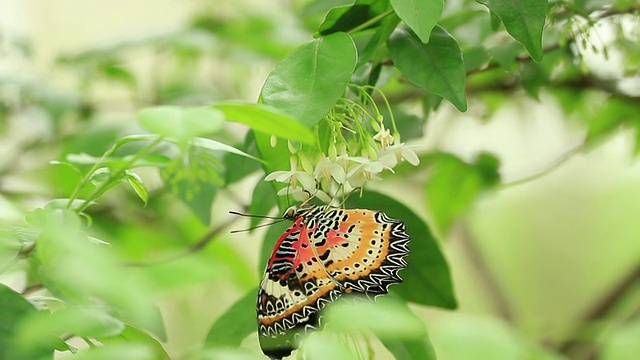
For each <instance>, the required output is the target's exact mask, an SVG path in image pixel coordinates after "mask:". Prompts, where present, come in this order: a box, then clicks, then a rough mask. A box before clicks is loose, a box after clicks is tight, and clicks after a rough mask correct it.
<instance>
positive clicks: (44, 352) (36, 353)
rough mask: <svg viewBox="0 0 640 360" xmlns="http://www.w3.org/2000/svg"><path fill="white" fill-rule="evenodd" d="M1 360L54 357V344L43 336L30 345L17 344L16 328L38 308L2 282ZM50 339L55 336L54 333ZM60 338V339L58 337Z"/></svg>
mask: <svg viewBox="0 0 640 360" xmlns="http://www.w3.org/2000/svg"><path fill="white" fill-rule="evenodd" d="M0 309H2V311H1V312H0V360H11V359H53V345H51V344H47V341H45V339H43V338H41V339H39V340H40V341H38V342H33V343H30V344H28V346H16V344H15V342H14V337H15V336H16V329H17V328H18V326H19V325H20V324H21V323H22V322H23V321H24V320H25V319H27V318H29V317H31V316H33V315H34V314H36V313H37V311H36V309H35V308H34V307H33V305H31V304H30V303H29V302H28V301H27V300H25V299H24V298H23V297H22V296H21V295H20V294H18V293H17V292H15V291H13V290H12V289H11V288H9V287H8V286H6V285H4V284H0ZM49 335H50V336H49V337H48V338H47V339H49V340H51V339H53V338H55V337H53V336H52V335H53V334H49ZM58 340H59V339H58Z"/></svg>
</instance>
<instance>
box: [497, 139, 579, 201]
mask: <svg viewBox="0 0 640 360" xmlns="http://www.w3.org/2000/svg"><path fill="white" fill-rule="evenodd" d="M585 147H586V143H584V142H583V143H580V144H578V145H576V146H574V147H573V148H571V149H569V150H568V151H567V152H565V153H564V154H562V155H560V157H558V158H557V159H555V160H554V161H553V163H552V164H551V165H549V166H547V167H546V168H545V169H544V170H542V171H539V172H537V173H535V174H533V175H529V176H526V177H524V178H522V179H518V180H516V181H512V182H509V183H504V184H501V185H500V187H501V188H502V189H506V188H510V187H513V186H518V185H522V184H524V183H527V182H529V181H532V180H536V179H538V178H541V177H543V176H545V175H547V174H549V173H550V172H552V171H554V170H555V169H557V168H558V167H560V165H562V164H564V163H565V162H566V161H567V160H569V159H570V158H571V157H572V156H573V155H575V154H577V153H579V152H580V151H582V150H584V149H585Z"/></svg>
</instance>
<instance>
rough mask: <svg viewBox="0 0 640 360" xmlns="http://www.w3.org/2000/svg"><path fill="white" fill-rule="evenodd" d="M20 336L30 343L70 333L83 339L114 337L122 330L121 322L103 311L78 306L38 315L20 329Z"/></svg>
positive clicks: (122, 324)
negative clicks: (52, 335)
mask: <svg viewBox="0 0 640 360" xmlns="http://www.w3.org/2000/svg"><path fill="white" fill-rule="evenodd" d="M21 330H22V334H21V335H22V336H24V338H25V339H29V340H30V342H37V339H41V338H43V337H46V336H47V334H56V335H62V334H66V333H71V334H74V335H77V336H85V337H95V338H100V337H110V336H116V335H118V334H120V333H122V331H123V330H124V323H122V321H120V320H118V319H116V318H114V317H112V316H111V315H108V314H107V313H105V312H103V311H98V310H96V309H91V308H84V307H80V306H67V307H65V308H63V309H60V310H58V311H56V312H54V313H53V314H51V315H49V314H47V313H41V314H38V316H34V317H31V318H30V319H29V321H27V322H26V323H25V324H24V326H23V327H22V329H21Z"/></svg>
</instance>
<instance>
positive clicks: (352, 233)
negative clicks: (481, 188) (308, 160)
mask: <svg viewBox="0 0 640 360" xmlns="http://www.w3.org/2000/svg"><path fill="white" fill-rule="evenodd" d="M285 218H288V219H291V220H293V222H294V223H293V225H291V226H290V227H289V228H288V229H287V230H286V231H285V232H284V233H283V234H282V235H281V236H280V238H279V239H278V241H277V242H276V245H275V246H274V249H273V251H272V253H271V256H270V258H269V261H268V263H267V268H266V270H265V273H264V276H263V278H262V281H261V284H260V289H259V292H258V303H257V313H258V333H259V339H260V345H261V347H262V349H263V352H264V353H265V354H266V355H268V356H270V357H271V358H273V359H281V358H282V357H284V356H287V355H289V354H290V353H291V351H292V350H293V349H295V348H296V347H297V338H298V337H299V336H300V335H301V334H302V333H304V332H306V331H309V330H312V329H315V328H317V327H318V326H319V322H320V316H319V312H320V311H321V310H322V309H323V308H324V307H325V306H326V305H327V304H329V303H331V302H333V301H335V300H337V299H338V298H339V297H340V296H342V295H343V294H348V293H360V294H363V295H366V296H369V297H373V296H376V295H380V294H385V293H386V292H387V289H388V287H389V285H391V284H394V283H398V282H401V281H402V280H401V278H400V277H399V275H398V272H399V271H400V270H401V269H403V268H404V267H406V262H405V261H404V257H405V256H406V255H407V254H408V252H409V250H408V248H407V244H408V242H409V236H408V235H407V234H406V233H405V231H404V225H403V224H402V222H400V221H399V220H394V219H391V218H389V217H387V216H386V215H385V214H384V213H383V212H380V211H372V210H363V209H338V208H333V207H329V206H315V205H309V206H306V207H303V208H301V209H299V210H288V211H287V212H286V213H285Z"/></svg>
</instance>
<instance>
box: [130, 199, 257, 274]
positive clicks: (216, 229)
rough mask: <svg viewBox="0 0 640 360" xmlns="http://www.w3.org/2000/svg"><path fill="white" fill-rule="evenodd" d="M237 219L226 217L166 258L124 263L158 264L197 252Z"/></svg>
mask: <svg viewBox="0 0 640 360" xmlns="http://www.w3.org/2000/svg"><path fill="white" fill-rule="evenodd" d="M245 208H246V207H245ZM238 219H239V218H238V217H237V216H234V217H229V218H227V220H226V221H224V222H223V223H221V224H218V226H216V227H213V228H211V229H210V230H209V231H208V232H207V233H206V234H204V235H203V236H202V237H201V238H200V239H199V240H198V241H197V242H196V243H195V244H193V245H191V246H189V247H188V248H187V249H185V250H184V251H182V252H179V253H177V254H175V255H173V256H171V257H168V258H166V259H162V260H157V261H149V262H128V263H125V265H127V266H152V265H158V264H162V263H166V262H170V261H174V260H177V259H179V258H181V257H183V256H187V255H189V254H193V253H195V252H198V251H200V250H202V249H203V248H204V247H205V246H207V245H208V244H209V243H210V242H211V241H212V240H213V239H215V237H216V236H218V235H219V234H220V233H221V232H222V231H223V230H224V229H226V228H227V227H228V226H229V225H231V224H233V223H234V222H235V221H237V220H238Z"/></svg>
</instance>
